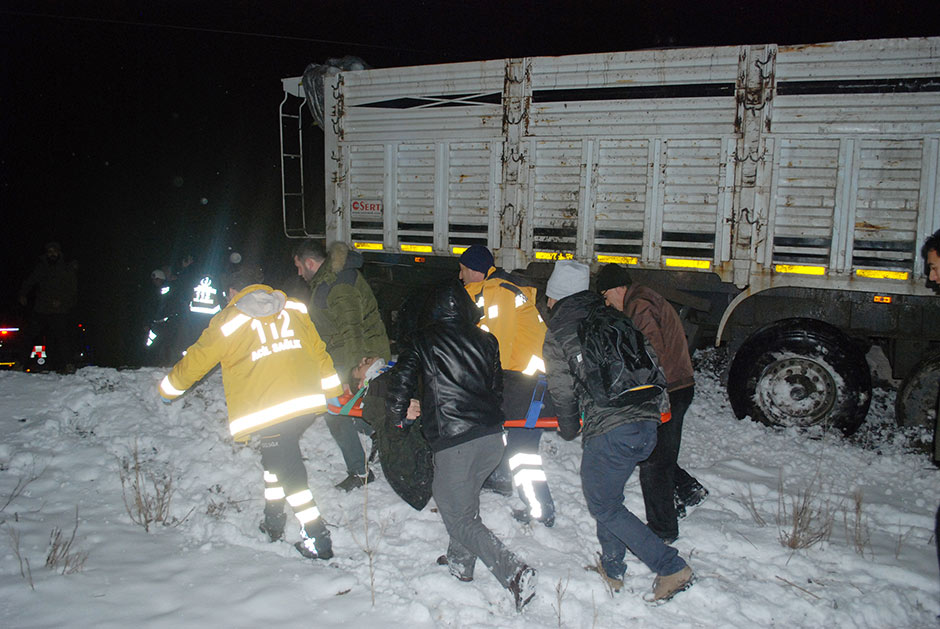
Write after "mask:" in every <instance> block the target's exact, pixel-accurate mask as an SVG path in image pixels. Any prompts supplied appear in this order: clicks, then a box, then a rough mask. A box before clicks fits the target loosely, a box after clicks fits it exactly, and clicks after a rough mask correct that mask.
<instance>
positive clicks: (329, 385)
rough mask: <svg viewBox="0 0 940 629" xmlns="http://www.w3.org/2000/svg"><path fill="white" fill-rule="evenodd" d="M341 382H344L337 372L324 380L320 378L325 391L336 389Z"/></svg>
mask: <svg viewBox="0 0 940 629" xmlns="http://www.w3.org/2000/svg"><path fill="white" fill-rule="evenodd" d="M341 384H342V382H340V380H339V376H337V375H336V374H335V373H334V374H331V375H329V376H327V377H326V378H323V379H322V380H320V386H321V387H323V390H324V391H329V390H330V389H335V388H336V387H338V386H340V385H341Z"/></svg>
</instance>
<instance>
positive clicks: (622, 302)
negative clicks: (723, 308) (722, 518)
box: [595, 264, 708, 544]
mask: <svg viewBox="0 0 940 629" xmlns="http://www.w3.org/2000/svg"><path fill="white" fill-rule="evenodd" d="M595 289H596V290H597V292H598V293H600V294H601V295H602V296H603V297H604V300H605V301H606V302H607V305H608V306H612V307H614V308H616V309H617V310H619V311H620V312H622V313H624V314H625V315H627V316H628V317H630V319H631V320H632V321H633V324H634V325H635V326H636V327H637V328H639V330H640V332H642V333H643V335H644V336H645V337H646V338H647V339H648V340H649V342H650V344H651V345H652V346H653V350H654V351H655V352H656V356H657V357H658V358H659V364H660V366H661V367H662V369H663V372H664V373H665V374H666V388H667V390H668V391H669V404H670V406H671V407H672V419H670V420H669V421H668V422H665V423H662V424H660V426H659V430H658V431H657V432H658V434H657V438H656V447H655V448H654V449H653V452H652V454H650V457H649V458H648V459H647V460H646V461H645V462H644V463H642V464H641V465H640V487H642V489H643V502H644V504H645V506H646V522H647V526H649V527H650V528H651V529H652V530H653V532H654V533H656V534H657V535H659V536H660V537H661V538H662V539H663V541H665V542H666V543H667V544H670V543H672V542H673V541H675V539H676V538H677V537H679V523H678V519H679V518H681V517H685V514H686V510H687V509H688V508H691V507H694V506H696V505H698V504H700V503H701V502H702V501H703V500H705V497H706V496H708V490H707V489H705V487H703V486H702V484H701V483H699V482H698V480H696V479H695V478H694V477H693V476H692V475H691V474H689V473H688V472H687V471H685V470H684V469H682V468H681V467H679V463H678V460H679V447H680V445H681V443H682V422H683V419H684V418H685V413H686V411H688V410H689V406H690V405H691V404H692V397H693V396H694V395H695V379H694V377H693V371H692V359H691V358H690V357H689V344H688V342H687V341H686V338H685V330H684V329H683V327H682V321H681V320H680V319H679V314H678V313H677V312H676V309H675V308H673V307H672V304H670V303H669V302H668V301H666V300H665V299H664V298H663V296H662V295H660V294H659V293H657V292H656V291H654V290H653V289H652V288H649V287H646V286H641V285H639V284H634V283H633V282H632V280H631V278H630V275H629V273H627V271H626V270H625V269H624V268H623V267H621V266H619V265H617V264H607V265H604V266H603V267H601V270H600V271H599V272H598V273H597V278H596V279H595Z"/></svg>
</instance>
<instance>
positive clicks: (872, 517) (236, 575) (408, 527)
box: [0, 353, 940, 629]
mask: <svg viewBox="0 0 940 629" xmlns="http://www.w3.org/2000/svg"><path fill="white" fill-rule="evenodd" d="M715 356H716V355H715V354H713V353H706V354H705V359H704V360H700V361H699V363H700V365H699V368H698V370H697V372H696V386H697V390H696V396H695V401H694V403H693V405H692V408H691V410H690V411H689V414H688V416H687V417H686V423H685V431H684V439H683V449H682V455H681V459H680V463H681V464H682V465H683V466H684V467H686V468H687V469H688V470H689V471H690V472H691V473H692V474H693V475H694V476H696V477H698V479H699V480H700V481H701V482H702V483H703V484H704V485H705V486H706V487H707V488H708V489H709V490H710V491H711V496H710V497H709V498H708V500H707V501H706V502H705V503H703V504H702V505H701V506H699V507H698V508H696V509H694V510H692V511H691V512H690V514H689V516H688V517H687V518H686V519H684V520H682V521H680V538H679V540H678V541H677V542H676V546H677V547H678V549H679V551H680V552H681V553H682V555H683V557H685V558H686V559H687V560H688V561H689V563H690V564H691V565H692V567H693V568H694V570H695V571H696V573H697V575H698V581H697V582H696V584H695V585H694V587H692V588H691V589H690V590H688V591H687V592H684V593H682V594H680V595H678V596H677V597H676V598H675V599H673V600H672V601H670V602H668V603H666V604H665V605H661V606H658V607H653V606H650V605H648V604H647V603H645V602H644V601H643V595H644V594H646V593H647V592H648V590H649V588H650V585H651V582H652V579H653V575H651V574H650V573H649V571H648V570H647V569H646V568H645V566H643V565H642V564H641V563H639V562H638V561H636V560H635V559H634V560H632V561H629V559H630V556H629V555H628V564H629V567H628V574H627V576H626V579H625V580H626V588H625V590H624V591H623V592H621V593H620V594H616V595H613V596H611V594H610V593H609V592H608V591H607V589H606V587H605V585H604V584H603V583H602V581H601V579H600V577H599V576H598V575H597V574H595V573H592V572H588V571H586V570H584V566H585V565H587V564H591V563H593V562H594V555H595V552H596V551H597V550H598V544H597V540H596V538H595V534H594V523H593V520H592V519H591V517H590V515H589V514H588V512H587V509H586V507H585V503H584V499H583V497H582V495H581V489H580V484H579V477H578V465H579V460H580V455H581V444H580V440H577V441H574V442H570V443H568V442H565V441H563V440H561V439H560V438H559V437H557V436H556V435H555V434H554V433H547V434H546V435H545V438H543V440H542V449H543V456H545V458H546V461H547V462H546V471H547V473H548V475H549V480H550V483H551V486H552V491H553V493H554V497H555V502H556V505H557V509H558V514H557V523H556V525H555V527H554V528H552V529H546V528H544V527H543V526H542V525H540V524H536V525H535V526H534V527H533V526H529V525H525V524H521V523H519V522H516V521H515V520H513V519H512V517H511V510H512V508H513V507H519V506H521V503H519V504H516V499H514V498H513V499H508V498H504V497H501V496H498V495H496V494H492V493H484V495H483V518H484V521H485V522H486V523H487V524H488V525H489V526H490V527H491V528H492V529H493V530H494V531H495V532H496V534H497V535H498V536H499V537H500V538H502V539H503V540H504V541H505V542H506V543H507V545H508V546H509V547H510V548H511V549H512V550H514V551H515V552H516V553H517V554H519V555H520V556H521V557H522V558H524V559H525V560H527V561H528V562H529V563H531V564H533V565H534V566H535V567H536V568H537V569H538V570H539V587H538V594H537V596H536V598H535V600H534V601H533V602H532V603H531V604H530V605H529V606H528V607H527V608H526V609H525V611H524V613H522V614H517V613H516V612H515V610H514V608H513V604H512V598H511V595H510V594H509V593H508V592H506V591H505V590H503V589H502V588H501V587H500V586H499V585H498V584H497V582H496V580H495V579H494V578H493V577H492V575H490V574H489V572H488V571H487V570H486V569H485V567H483V566H482V565H478V566H477V571H476V578H475V580H474V581H473V582H472V583H459V582H457V581H456V580H454V579H453V578H452V577H450V576H449V574H448V573H447V571H446V568H441V567H439V566H437V565H436V564H435V561H434V560H435V558H436V557H437V556H438V555H439V554H441V553H442V552H443V551H444V550H445V547H446V544H447V537H446V534H445V531H444V526H443V524H442V523H441V521H440V517H439V516H438V514H437V513H435V512H432V510H431V507H432V506H433V502H432V503H431V505H429V506H428V507H427V508H425V510H424V511H422V512H416V511H414V510H413V509H412V508H411V507H409V506H407V505H406V504H405V503H404V502H402V501H401V500H400V499H399V498H398V497H397V496H396V495H395V494H394V493H393V492H392V491H391V489H390V488H389V487H388V485H387V484H386V483H385V482H384V481H383V480H382V475H381V469H378V470H377V476H378V479H377V481H376V482H375V483H373V484H372V485H370V486H369V488H368V490H367V491H363V490H358V491H354V492H352V493H350V494H346V493H343V492H341V491H339V490H336V489H334V488H333V485H334V483H336V482H338V481H339V480H341V479H342V478H343V477H344V476H345V470H344V469H343V464H342V458H341V456H340V453H339V450H338V449H337V447H336V446H335V444H334V443H333V441H332V440H331V438H330V436H329V433H328V431H327V428H326V425H325V424H324V423H323V422H322V421H319V422H317V423H315V424H314V426H313V427H312V428H311V429H310V430H308V431H307V433H306V434H305V436H304V439H303V442H302V447H303V448H304V452H305V453H306V455H307V457H308V470H309V472H310V481H311V488H312V489H313V491H314V494H315V495H316V497H317V501H318V503H319V505H320V508H321V510H322V512H323V514H324V516H325V517H326V519H327V521H328V522H329V524H330V526H331V528H332V533H333V546H334V550H335V552H336V557H335V558H334V559H332V560H330V561H329V562H317V561H310V560H307V559H303V558H302V557H300V555H298V554H297V552H296V551H295V550H294V549H293V547H292V546H291V545H290V544H288V543H285V542H279V543H275V544H269V543H267V542H266V541H265V540H264V539H263V537H262V534H261V533H260V532H259V531H258V523H259V521H260V518H261V509H262V497H261V491H262V484H261V465H260V456H259V455H258V454H257V453H256V452H255V451H253V450H252V449H251V448H250V447H243V446H236V445H234V444H233V443H232V441H231V440H230V438H229V436H228V431H227V426H226V420H225V415H226V413H225V402H224V398H223V395H222V390H221V377H220V376H219V374H218V373H215V374H214V375H212V376H210V377H209V378H208V379H207V380H206V381H204V382H203V383H202V384H200V385H199V386H197V387H196V388H195V389H194V390H193V391H191V392H190V393H188V394H187V395H186V396H185V397H184V398H183V399H182V400H179V401H177V402H176V403H175V404H173V405H171V406H165V405H164V404H162V403H161V402H160V399H159V397H158V395H157V384H158V382H159V380H160V378H161V377H162V376H163V372H162V371H159V370H156V369H141V370H134V371H131V370H128V371H117V370H113V369H102V368H94V367H89V368H85V369H82V370H80V371H79V372H78V373H77V374H75V375H71V376H60V375H55V374H48V375H34V374H22V373H12V372H3V373H0V411H2V412H0V422H2V423H0V431H2V438H0V505H2V509H0V522H2V524H0V529H2V535H0V557H2V558H3V560H2V562H0V626H2V627H100V628H104V627H128V626H146V627H195V626H200V627H262V626H264V627H277V626H283V627H340V626H342V627H344V628H346V629H352V628H355V627H401V626H407V627H409V628H417V627H519V628H522V627H559V626H562V627H623V626H636V627H654V628H656V627H662V628H668V629H676V628H678V627H878V628H884V627H936V626H937V625H938V620H937V615H938V613H940V578H938V570H937V557H936V551H935V546H934V544H935V540H934V539H933V518H934V513H935V511H936V508H937V505H938V503H940V483H938V482H937V481H938V474H940V472H938V471H937V470H936V468H934V466H933V465H932V464H931V463H930V461H929V459H928V457H927V456H926V455H925V454H922V453H917V452H912V451H911V448H910V447H909V443H911V440H912V436H911V435H900V436H899V435H897V434H896V432H895V431H894V430H892V429H891V424H892V423H893V420H892V419H891V417H892V414H893V410H892V409H893V393H891V392H889V391H882V390H877V391H876V394H875V399H874V401H873V403H872V408H871V412H870V414H869V417H868V420H867V423H866V425H865V426H864V427H863V429H862V430H861V431H860V434H859V435H858V436H856V438H854V439H852V440H851V441H846V440H844V439H841V438H838V437H835V436H821V437H818V438H815V439H810V438H808V437H807V436H806V435H801V434H799V433H798V432H797V431H795V430H774V429H771V428H768V427H765V426H762V425H758V424H756V423H753V422H751V421H738V420H737V419H735V418H734V416H733V414H732V412H731V410H730V407H729V405H728V403H727V401H726V398H725V394H724V390H723V388H722V387H721V386H720V384H719V382H718V378H717V375H716V374H715V373H714V372H715V368H714V366H713V365H711V364H710V363H712V362H715ZM364 441H365V440H364ZM135 450H136V453H137V461H138V465H137V467H138V468H139V471H140V477H141V480H142V481H144V482H150V481H152V480H153V479H158V481H159V482H161V483H164V485H163V487H164V488H165V487H166V483H169V490H168V491H169V495H170V496H171V502H170V505H169V519H170V521H171V524H172V525H171V526H164V525H163V524H160V523H151V524H150V525H149V528H150V531H149V532H147V531H145V529H144V527H143V526H140V525H138V524H136V523H134V522H133V521H132V518H131V517H130V515H129V512H128V509H127V508H126V507H125V499H126V500H127V501H128V503H129V504H131V511H132V512H133V511H134V509H133V503H132V500H133V497H134V495H133V492H132V491H131V490H130V484H131V483H132V482H133V477H132V476H129V475H128V472H129V471H130V472H132V471H133V467H134V465H133V461H134V452H135ZM122 469H123V470H127V471H124V472H122ZM122 475H123V476H124V477H125V481H126V483H125V485H127V486H128V489H127V491H123V492H122ZM154 493H155V492H154V490H153V486H152V485H150V486H148V488H147V490H146V492H145V494H147V495H150V496H152V495H154ZM164 495H166V491H165V492H164ZM803 498H805V499H806V500H805V502H806V507H807V508H806V511H811V512H813V514H814V515H813V517H812V518H811V526H810V529H811V532H816V533H819V535H820V536H821V537H822V538H823V539H822V540H821V541H819V542H818V543H816V544H815V545H813V546H811V547H809V548H803V549H791V548H789V547H786V546H784V545H783V544H782V543H781V538H782V537H785V536H786V535H787V534H790V533H792V532H793V527H792V525H790V524H788V523H786V522H783V519H784V518H782V517H781V516H784V515H786V516H789V515H790V514H792V512H793V505H794V502H797V503H798V502H800V500H801V499H803ZM627 504H628V506H629V507H630V508H631V509H632V510H634V511H636V512H637V513H638V514H639V515H640V516H641V517H642V515H643V506H642V504H643V503H642V499H641V497H640V489H639V483H638V480H637V476H636V475H634V477H633V478H632V479H631V482H630V484H629V485H628V487H627ZM76 510H77V519H76ZM784 512H785V513H784ZM826 522H831V531H830V532H829V534H828V535H827V534H826V533H825V531H822V532H820V529H821V528H824V527H823V526H822V525H824V524H825V523H826ZM76 523H77V530H76ZM73 530H75V535H74V540H73V541H72V543H71V546H67V543H68V541H69V539H70V538H71V536H72V532H73ZM55 531H59V533H60V535H59V538H58V541H57V543H56V544H51V543H50V541H51V539H53V537H54V533H55ZM294 539H295V536H292V537H291V538H290V541H291V542H292V541H294ZM51 547H54V549H55V550H56V551H57V552H58V554H59V557H52V559H53V563H54V564H55V566H54V567H52V568H50V567H47V565H46V563H47V557H48V556H49V552H50V548H51ZM370 553H371V556H372V569H371V570H370V561H369V555H370ZM63 573H65V574H63Z"/></svg>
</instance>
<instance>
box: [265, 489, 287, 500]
mask: <svg viewBox="0 0 940 629" xmlns="http://www.w3.org/2000/svg"><path fill="white" fill-rule="evenodd" d="M264 499H265V500H283V499H284V488H283V487H268V488H267V489H265V490H264Z"/></svg>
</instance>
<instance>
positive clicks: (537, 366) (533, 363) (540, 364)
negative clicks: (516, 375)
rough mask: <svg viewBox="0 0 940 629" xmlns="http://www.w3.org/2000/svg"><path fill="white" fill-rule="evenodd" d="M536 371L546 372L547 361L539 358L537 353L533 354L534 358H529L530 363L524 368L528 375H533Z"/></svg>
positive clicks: (523, 371)
mask: <svg viewBox="0 0 940 629" xmlns="http://www.w3.org/2000/svg"><path fill="white" fill-rule="evenodd" d="M536 371H541V372H542V373H545V361H544V360H542V359H541V358H539V357H538V356H536V355H535V354H532V358H530V359H529V364H528V365H526V368H525V369H523V370H522V373H524V374H525V375H527V376H531V375H532V374H534V373H535V372H536Z"/></svg>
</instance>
